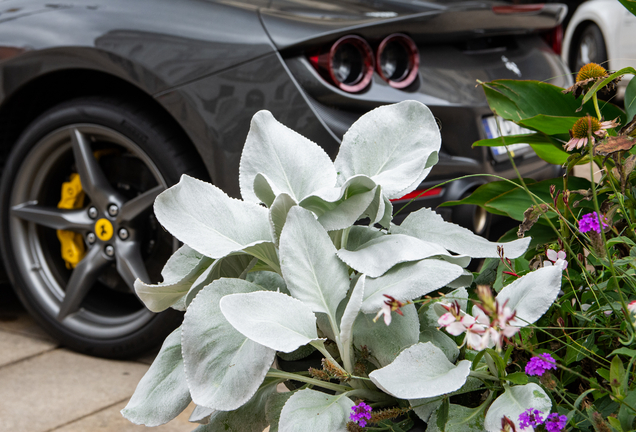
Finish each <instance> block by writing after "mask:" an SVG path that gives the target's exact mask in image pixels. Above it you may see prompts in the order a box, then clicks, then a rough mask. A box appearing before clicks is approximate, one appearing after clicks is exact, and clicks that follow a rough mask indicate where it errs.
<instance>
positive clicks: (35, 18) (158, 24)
mask: <svg viewBox="0 0 636 432" xmlns="http://www.w3.org/2000/svg"><path fill="white" fill-rule="evenodd" d="M263 3H264V2H263ZM2 6H3V9H2V10H0V60H2V63H1V66H2V67H3V68H6V67H20V68H24V69H27V70H26V71H25V73H24V75H23V77H24V81H27V80H29V79H31V78H33V77H34V76H38V75H41V74H45V73H48V72H51V71H54V70H60V69H66V68H77V67H80V68H82V67H88V68H92V69H96V70H101V71H104V72H108V73H112V74H116V75H118V76H120V77H122V78H124V79H127V80H128V81H130V82H133V83H134V84H136V85H138V86H139V87H140V88H142V89H144V91H146V92H148V93H150V94H155V93H158V92H161V91H165V90H167V89H169V88H172V87H175V86H178V85H180V84H184V83H186V82H190V81H193V80H195V79H198V78H200V77H202V76H205V75H209V74H213V73H216V72H219V71H221V70H224V69H227V68H229V67H232V66H235V65H237V64H240V63H242V62H245V61H249V60H252V59H254V58H256V57H259V56H263V55H267V54H271V53H272V52H274V48H273V45H272V44H271V42H270V41H269V38H268V37H267V34H266V33H265V31H264V29H263V27H262V26H261V24H260V21H259V18H258V13H257V7H258V6H259V3H258V2H254V4H253V6H252V7H251V9H248V8H246V7H245V6H243V5H242V6H243V7H236V6H228V5H225V4H222V3H218V4H211V3H208V2H201V1H196V0H183V1H179V2H174V1H170V0H156V1H152V2H144V1H138V0H136V1H126V0H113V1H100V0H97V1H89V0H74V1H73V2H69V3H65V4H62V5H57V6H56V5H51V4H50V3H48V2H45V1H34V0H24V1H22V0H21V1H5V2H3V3H2ZM177 17H178V18H177ZM212 17H214V20H213V19H212ZM212 21H214V24H211V23H212ZM167 22H169V23H170V25H169V26H166V25H165V23H167ZM236 28H241V29H244V31H241V32H236V31H235V29H236ZM15 62H17V63H15ZM13 75H15V74H13ZM3 76H6V74H3ZM19 84H21V83H16V84H14V85H13V86H12V87H15V86H17V85H19ZM3 89H4V90H5V92H6V91H7V88H6V86H3ZM8 90H9V91H10V90H11V88H10V89H8Z"/></svg>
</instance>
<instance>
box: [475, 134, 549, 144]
mask: <svg viewBox="0 0 636 432" xmlns="http://www.w3.org/2000/svg"><path fill="white" fill-rule="evenodd" d="M545 143H551V141H550V137H547V136H545V135H544V134H541V133H527V134H519V135H507V136H503V137H497V138H489V139H483V140H479V141H476V142H474V143H473V147H501V146H504V145H510V144H545Z"/></svg>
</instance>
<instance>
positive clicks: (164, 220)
mask: <svg viewBox="0 0 636 432" xmlns="http://www.w3.org/2000/svg"><path fill="white" fill-rule="evenodd" d="M155 214H156V215H157V219H158V220H159V222H160V223H161V225H163V226H164V228H166V229H167V230H168V231H169V232H170V233H171V234H172V235H174V236H175V237H176V238H177V239H179V240H180V241H182V242H183V243H185V244H187V245H188V246H190V247H191V248H192V249H195V250H196V251H198V252H199V253H202V254H203V255H206V256H208V257H210V258H215V259H216V258H222V257H224V256H226V255H229V254H230V253H232V252H237V251H240V250H242V249H243V248H245V247H247V246H251V245H254V244H257V243H262V242H265V241H271V239H272V236H271V234H270V230H269V218H268V211H267V209H266V208H263V207H261V206H259V205H257V204H253V203H247V202H243V201H239V200H236V199H233V198H230V197H229V196H227V195H226V194H225V192H223V191H222V190H221V189H219V188H217V187H216V186H214V185H211V184H210V183H206V182H203V181H200V180H196V179H194V178H192V177H189V176H187V175H183V176H182V177H181V181H180V182H179V183H177V184H176V185H174V186H172V187H171V188H170V189H167V190H165V191H164V192H162V193H161V194H160V195H159V196H158V197H157V199H156V201H155Z"/></svg>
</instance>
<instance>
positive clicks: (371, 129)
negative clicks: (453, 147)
mask: <svg viewBox="0 0 636 432" xmlns="http://www.w3.org/2000/svg"><path fill="white" fill-rule="evenodd" d="M440 146H441V135H440V132H439V127H438V126H437V122H436V121H435V117H434V116H433V114H432V113H431V111H430V110H429V109H428V108H427V107H426V106H425V105H423V104H422V103H420V102H416V101H404V102H400V103H397V104H394V105H386V106H381V107H379V108H376V109H374V110H372V111H369V112H368V113H366V114H364V115H363V116H362V117H360V118H359V119H358V120H357V121H356V122H355V123H354V124H353V125H352V126H351V128H349V130H348V131H347V132H346V133H345V134H344V136H343V138H342V143H341V144H340V151H339V153H338V156H337V157H336V160H335V162H334V164H335V167H336V171H337V172H338V184H340V185H341V184H344V183H345V181H346V180H347V179H349V178H351V177H353V176H355V175H358V174H364V175H367V176H369V177H371V178H372V179H373V181H375V182H376V183H377V184H379V185H381V186H382V191H383V193H384V195H385V196H386V197H387V198H391V199H393V198H400V197H402V196H403V195H405V194H407V193H409V192H411V191H413V190H414V189H415V188H416V187H417V186H418V185H419V184H420V183H421V182H422V180H424V178H425V177H426V176H427V175H428V173H429V172H430V170H431V168H432V167H433V165H435V163H437V159H438V156H437V153H438V151H439V149H440Z"/></svg>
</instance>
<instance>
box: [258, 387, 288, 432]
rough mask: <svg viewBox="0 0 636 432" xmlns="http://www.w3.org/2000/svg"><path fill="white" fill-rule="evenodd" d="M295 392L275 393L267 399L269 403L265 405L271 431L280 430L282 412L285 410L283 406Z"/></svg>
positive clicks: (276, 431)
mask: <svg viewBox="0 0 636 432" xmlns="http://www.w3.org/2000/svg"><path fill="white" fill-rule="evenodd" d="M294 394H295V393H292V392H285V393H274V394H272V395H271V396H270V397H269V399H267V404H266V405H265V413H266V419H267V423H269V432H278V423H279V421H280V412H281V411H282V410H283V407H284V406H285V404H286V403H287V401H288V400H289V398H290V397H292V396H293V395H294Z"/></svg>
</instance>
